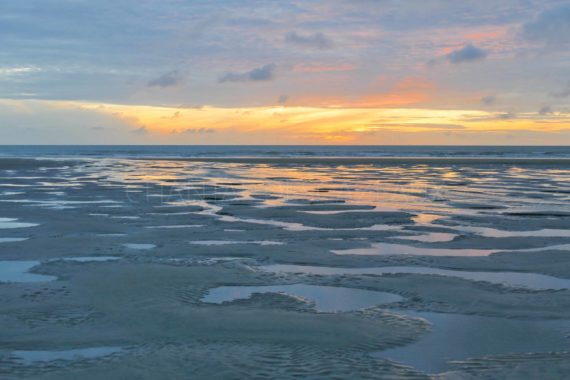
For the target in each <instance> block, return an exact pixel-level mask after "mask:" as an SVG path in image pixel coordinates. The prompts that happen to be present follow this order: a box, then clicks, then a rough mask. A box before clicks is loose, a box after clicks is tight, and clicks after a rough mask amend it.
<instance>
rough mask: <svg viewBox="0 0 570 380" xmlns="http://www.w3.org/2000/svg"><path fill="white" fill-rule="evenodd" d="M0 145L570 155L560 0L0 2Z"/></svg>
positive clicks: (569, 77) (564, 14) (568, 12)
mask: <svg viewBox="0 0 570 380" xmlns="http://www.w3.org/2000/svg"><path fill="white" fill-rule="evenodd" d="M0 46H1V48H0V144H251V145H253V144H307V145H309V144H379V145H393V144H396V145H405V144H441V145H448V144H449V145H486V144H493V145H543V144H545V145H570V1H568V0H566V1H559V0H502V1H500V2H497V1H487V0H478V1H472V0H462V1H448V0H407V1H399V0H302V1H300V0H299V1H296V0H292V1H284V0H283V1H278V0H275V1H262V0H240V1H237V0H207V1H202V0H113V1H110V0H98V1H91V0H27V1H9V0H0Z"/></svg>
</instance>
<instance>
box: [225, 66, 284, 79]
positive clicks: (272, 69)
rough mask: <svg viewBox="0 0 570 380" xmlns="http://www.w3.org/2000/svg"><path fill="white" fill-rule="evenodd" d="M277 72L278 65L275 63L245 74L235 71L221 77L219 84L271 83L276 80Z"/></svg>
mask: <svg viewBox="0 0 570 380" xmlns="http://www.w3.org/2000/svg"><path fill="white" fill-rule="evenodd" d="M276 71H277V65H276V64H274V63H270V64H267V65H265V66H261V67H258V68H256V69H253V70H251V71H246V72H243V73H237V72H233V71H230V72H227V73H225V74H224V75H222V76H221V77H220V79H219V80H218V82H219V83H225V82H262V81H270V80H273V79H274V78H275V73H276Z"/></svg>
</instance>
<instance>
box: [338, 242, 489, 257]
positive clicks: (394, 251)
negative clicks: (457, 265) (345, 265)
mask: <svg viewBox="0 0 570 380" xmlns="http://www.w3.org/2000/svg"><path fill="white" fill-rule="evenodd" d="M332 252H333V253H335V254H337V255H364V256H367V255H426V256H488V255H490V254H491V253H495V252H499V250H496V249H472V248H462V249H458V248H453V249H451V248H447V249H446V248H423V247H414V246H409V245H404V244H389V243H373V244H372V245H371V247H368V248H354V249H343V250H334V251H332Z"/></svg>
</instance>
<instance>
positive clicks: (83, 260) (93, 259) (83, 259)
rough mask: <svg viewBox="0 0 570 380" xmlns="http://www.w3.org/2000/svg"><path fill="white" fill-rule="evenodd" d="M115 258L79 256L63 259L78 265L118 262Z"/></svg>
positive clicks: (117, 258) (118, 258)
mask: <svg viewBox="0 0 570 380" xmlns="http://www.w3.org/2000/svg"><path fill="white" fill-rule="evenodd" d="M120 259H121V258H120V257H117V256H79V257H65V258H63V259H62V260H64V261H75V262H78V263H89V262H99V261H117V260H120Z"/></svg>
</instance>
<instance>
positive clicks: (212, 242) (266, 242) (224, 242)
mask: <svg viewBox="0 0 570 380" xmlns="http://www.w3.org/2000/svg"><path fill="white" fill-rule="evenodd" d="M189 243H190V244H195V245H232V244H255V245H283V244H284V243H282V242H280V241H271V240H195V241H191V242H189Z"/></svg>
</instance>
